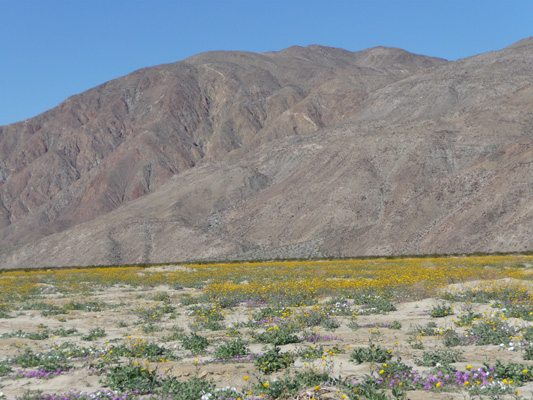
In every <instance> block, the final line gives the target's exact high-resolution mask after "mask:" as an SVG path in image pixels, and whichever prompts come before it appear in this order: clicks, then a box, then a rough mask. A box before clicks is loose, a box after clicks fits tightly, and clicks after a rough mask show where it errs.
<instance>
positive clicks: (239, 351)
mask: <svg viewBox="0 0 533 400" xmlns="http://www.w3.org/2000/svg"><path fill="white" fill-rule="evenodd" d="M246 354H248V348H247V347H246V345H245V344H244V342H243V341H242V340H241V339H237V340H229V341H227V342H224V343H222V344H221V345H220V346H218V347H217V348H216V350H215V357H216V358H218V359H219V360H222V359H226V360H228V359H232V358H235V357H239V356H244V355H246Z"/></svg>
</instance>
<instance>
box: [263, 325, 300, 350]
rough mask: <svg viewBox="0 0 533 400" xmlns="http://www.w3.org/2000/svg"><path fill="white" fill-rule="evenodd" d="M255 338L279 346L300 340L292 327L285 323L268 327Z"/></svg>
mask: <svg viewBox="0 0 533 400" xmlns="http://www.w3.org/2000/svg"><path fill="white" fill-rule="evenodd" d="M255 339H256V340H257V341H258V342H259V343H270V344H273V345H274V346H280V345H284V344H289V343H299V342H300V341H301V340H300V338H299V337H298V336H296V335H295V334H294V329H292V328H289V327H288V326H287V325H281V326H279V327H278V326H274V327H270V328H269V329H268V330H267V331H266V332H263V333H261V334H259V335H257V337H255Z"/></svg>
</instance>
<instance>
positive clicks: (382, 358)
mask: <svg viewBox="0 0 533 400" xmlns="http://www.w3.org/2000/svg"><path fill="white" fill-rule="evenodd" d="M391 358H392V351H391V350H385V349H382V348H381V346H379V345H374V344H372V343H370V345H369V347H360V348H357V349H354V350H353V351H352V353H351V354H350V361H352V362H354V363H355V364H362V363H364V362H377V363H386V362H387V361H389V360H390V359H391Z"/></svg>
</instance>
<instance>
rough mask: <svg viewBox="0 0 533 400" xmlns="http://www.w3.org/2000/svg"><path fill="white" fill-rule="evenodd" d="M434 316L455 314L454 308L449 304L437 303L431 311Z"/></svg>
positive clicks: (440, 316) (441, 316)
mask: <svg viewBox="0 0 533 400" xmlns="http://www.w3.org/2000/svg"><path fill="white" fill-rule="evenodd" d="M429 314H430V315H431V316H432V317H433V318H444V317H447V316H449V315H452V314H453V308H452V307H451V306H450V305H448V304H437V305H436V306H433V307H432V308H431V310H430V312H429Z"/></svg>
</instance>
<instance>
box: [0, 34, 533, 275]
mask: <svg viewBox="0 0 533 400" xmlns="http://www.w3.org/2000/svg"><path fill="white" fill-rule="evenodd" d="M532 66H533V39H525V40H523V41H521V42H518V43H516V44H514V45H512V46H509V47H508V48H506V49H503V50H500V51H496V52H492V53H486V54H481V55H478V56H474V57H470V58H467V59H462V60H458V61H454V62H447V61H445V60H441V59H435V58H431V57H425V56H420V55H414V54H411V53H408V52H405V51H403V50H400V49H393V48H373V49H367V50H363V51H360V52H348V51H345V50H341V49H333V48H327V47H321V46H309V47H306V48H301V47H291V48H288V49H285V50H283V51H280V52H272V53H263V54H253V53H244V52H210V53H205V54H199V55H196V56H194V57H191V58H189V59H186V60H184V61H181V62H178V63H175V64H169V65H162V66H157V67H152V68H147V69H143V70H140V71H136V72H134V73H132V74H130V75H128V76H125V77H122V78H119V79H116V80H113V81H110V82H107V83H105V84H103V85H101V86H99V87H97V88H94V89H92V90H89V91H87V92H85V93H82V94H80V95H77V96H73V97H72V98H70V99H68V100H66V101H65V102H63V103H62V104H60V105H59V106H58V107H56V108H55V109H53V110H50V111H48V112H46V113H44V114H41V115H39V116H37V117H35V118H32V119H29V120H27V121H24V122H20V123H17V124H13V125H9V126H3V127H0V160H1V161H0V179H1V183H0V243H1V250H0V251H1V254H2V258H1V261H0V266H1V267H3V268H11V267H38V266H47V265H91V264H111V263H139V262H164V261H185V260H191V259H195V260H197V259H237V258H242V259H246V258H272V257H309V256H315V257H317V256H357V255H378V254H379V255H382V254H383V255H385V254H413V253H433V252H439V253H457V252H475V251H522V250H532V249H533V146H532V145H533V68H532Z"/></svg>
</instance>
